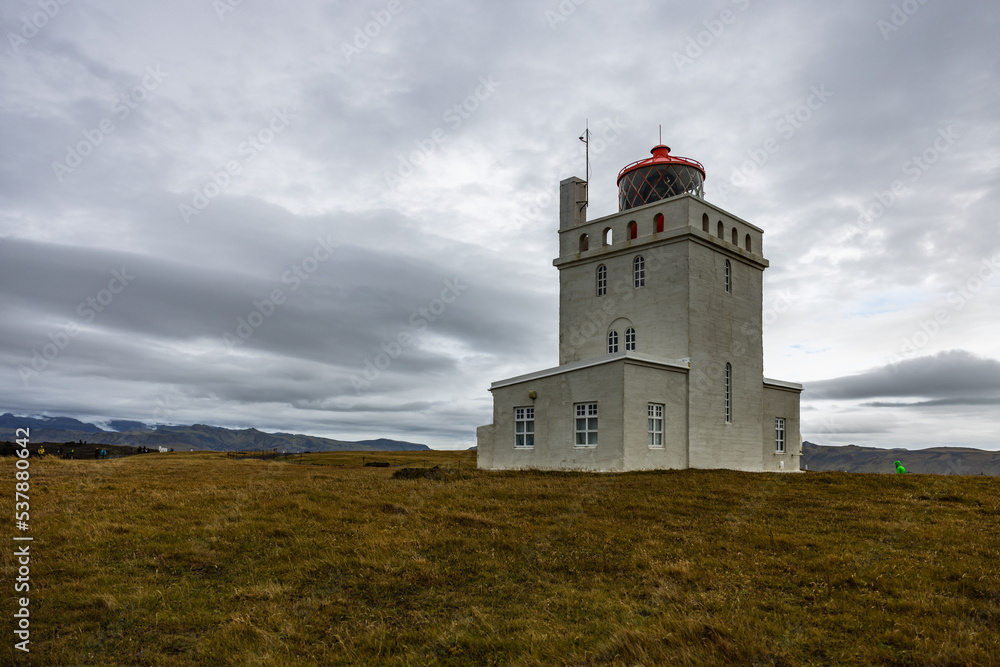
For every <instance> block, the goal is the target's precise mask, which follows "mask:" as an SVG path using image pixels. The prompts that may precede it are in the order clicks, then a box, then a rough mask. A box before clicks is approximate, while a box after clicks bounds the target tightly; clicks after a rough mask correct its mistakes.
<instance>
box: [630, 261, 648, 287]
mask: <svg viewBox="0 0 1000 667" xmlns="http://www.w3.org/2000/svg"><path fill="white" fill-rule="evenodd" d="M632 278H633V283H634V286H635V287H645V286H646V260H644V259H643V258H642V255H639V256H638V257H636V258H635V261H633V262H632Z"/></svg>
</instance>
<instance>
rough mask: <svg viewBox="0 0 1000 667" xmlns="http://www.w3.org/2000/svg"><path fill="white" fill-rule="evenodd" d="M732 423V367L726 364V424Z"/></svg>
mask: <svg viewBox="0 0 1000 667" xmlns="http://www.w3.org/2000/svg"><path fill="white" fill-rule="evenodd" d="M732 421H733V367H732V366H731V365H730V364H726V423H727V424H729V423H731V422H732Z"/></svg>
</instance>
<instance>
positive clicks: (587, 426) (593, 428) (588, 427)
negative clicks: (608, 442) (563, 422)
mask: <svg viewBox="0 0 1000 667" xmlns="http://www.w3.org/2000/svg"><path fill="white" fill-rule="evenodd" d="M573 412H574V419H573V435H574V440H573V444H574V446H575V447H596V446H597V403H575V404H574V405H573Z"/></svg>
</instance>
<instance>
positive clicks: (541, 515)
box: [0, 451, 1000, 665]
mask: <svg viewBox="0 0 1000 667" xmlns="http://www.w3.org/2000/svg"><path fill="white" fill-rule="evenodd" d="M362 456H365V462H371V461H372V459H373V458H374V459H375V460H377V461H381V462H386V463H389V464H390V466H389V467H385V468H373V467H363V466H362V465H361V464H362ZM474 456H475V453H474V452H468V451H465V452H388V453H379V454H376V455H373V454H371V453H365V454H362V453H330V454H309V455H304V456H302V457H299V456H296V457H294V458H293V459H289V461H288V462H275V461H270V462H268V461H258V460H235V459H231V458H230V459H227V458H226V456H225V455H224V454H208V453H201V454H199V453H195V454H184V453H178V454H172V455H169V456H139V457H129V458H125V459H117V460H113V461H63V460H54V459H51V458H48V459H42V460H32V467H31V474H32V477H31V493H30V495H31V503H32V513H31V526H32V530H31V534H32V535H33V536H34V537H35V542H33V543H32V554H33V557H32V561H31V581H32V585H33V588H32V590H31V592H30V596H31V629H32V637H31V639H32V644H31V648H32V654H31V656H30V664H34V665H77V664H95V665H112V664H113V665H206V664H256V665H299V664H301V665H312V664H324V665H326V664H331V665H363V664H376V665H416V664H419V665H470V664H475V665H666V664H670V665H712V664H719V665H722V664H727V665H728V664H747V665H749V664H768V665H770V664H775V665H777V664H781V665H795V664H859V665H861V664H863V665H868V664H898V665H931V664H940V665H966V664H968V665H972V664H981V665H988V664H996V663H997V656H1000V531H998V524H1000V479H997V478H993V477H978V476H976V477H961V476H932V475H918V474H911V475H906V476H903V475H850V474H845V473H810V474H801V475H792V474H789V475H777V474H750V473H737V472H729V471H691V470H689V471H676V472H654V473H627V474H608V475H592V474H585V473H540V472H539V473H533V472H525V473H512V472H499V473H496V472H484V471H479V470H476V469H474V464H475V459H474ZM291 461H295V463H292V462H291ZM0 465H2V466H3V477H4V478H5V479H8V480H13V461H12V460H11V459H6V460H3V461H0ZM404 465H406V466H411V467H412V466H422V467H427V466H432V465H439V466H441V470H440V471H443V472H444V475H443V478H441V479H424V478H418V479H397V478H396V477H394V474H395V473H396V472H398V471H399V470H401V466H404ZM440 471H439V472H440ZM11 484H12V483H11ZM8 488H9V489H10V486H8ZM13 496H14V494H13V492H12V490H11V492H9V493H6V494H3V495H2V502H0V511H2V512H3V513H4V516H8V517H9V516H12V515H13V510H14V508H13V501H14V498H13ZM11 532H13V528H10V529H9V532H8V534H10V533H11ZM8 539H9V538H8ZM12 552H13V549H12V548H11V547H8V548H5V549H4V550H3V555H2V557H0V564H2V569H3V576H4V579H5V580H6V581H8V582H9V581H12V580H13V578H14V576H15V571H16V564H15V561H14V558H13V556H12ZM12 597H13V596H12V595H10V594H8V595H6V596H4V598H3V604H4V605H5V607H4V608H3V609H0V612H2V614H0V615H2V617H3V618H5V619H7V620H6V621H4V622H5V623H6V624H7V632H8V633H9V632H10V629H11V624H12V617H11V614H12V613H13V607H12V605H13V601H12ZM3 650H4V651H11V650H12V649H11V646H10V643H8V647H7V648H5V649H3ZM19 662H24V664H29V661H28V660H19Z"/></svg>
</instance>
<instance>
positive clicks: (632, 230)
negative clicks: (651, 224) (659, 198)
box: [628, 220, 639, 240]
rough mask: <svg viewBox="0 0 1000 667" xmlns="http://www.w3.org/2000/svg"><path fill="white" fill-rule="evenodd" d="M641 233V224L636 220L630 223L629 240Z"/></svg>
mask: <svg viewBox="0 0 1000 667" xmlns="http://www.w3.org/2000/svg"><path fill="white" fill-rule="evenodd" d="M638 235H639V225H637V224H635V220H633V221H632V222H630V223H628V238H629V240H632V239H634V238H635V237H637V236H638Z"/></svg>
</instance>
